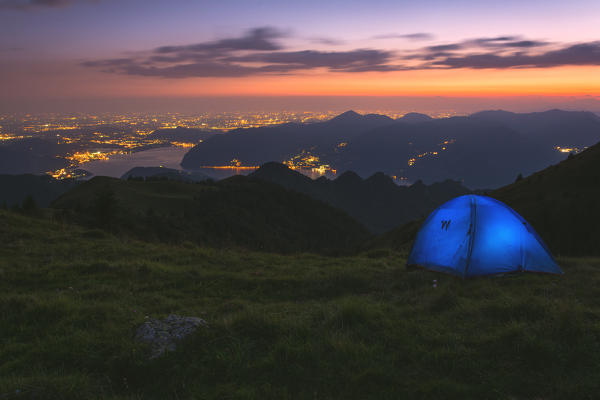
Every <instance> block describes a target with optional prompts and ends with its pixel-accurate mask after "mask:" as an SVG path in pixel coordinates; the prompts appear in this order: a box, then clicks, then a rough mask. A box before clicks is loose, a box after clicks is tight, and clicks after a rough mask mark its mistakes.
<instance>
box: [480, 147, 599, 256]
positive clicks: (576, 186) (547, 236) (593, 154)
mask: <svg viewBox="0 0 600 400" xmlns="http://www.w3.org/2000/svg"><path fill="white" fill-rule="evenodd" d="M491 196H492V197H495V198H497V199H498V200H501V201H503V202H505V203H506V204H508V205H509V206H511V207H512V208H514V209H515V210H516V211H517V212H519V213H520V214H521V215H522V216H523V217H524V218H525V219H527V220H528V221H529V222H530V223H531V224H532V225H533V227H534V228H535V229H536V230H537V232H538V233H539V234H540V236H541V237H542V238H543V239H544V240H545V241H546V243H547V244H548V246H549V247H550V249H551V250H552V251H553V252H554V253H555V254H559V255H561V254H569V255H600V201H599V199H600V144H597V145H595V146H593V147H590V148H589V149H587V150H585V151H583V152H581V153H580V154H577V155H574V156H570V157H569V158H568V159H567V160H565V161H563V162H561V163H559V164H557V165H553V166H551V167H549V168H546V169H545V170H543V171H540V172H538V173H535V174H533V175H531V176H529V177H527V178H524V179H522V180H520V181H517V182H515V183H513V184H511V185H508V186H506V187H503V188H501V189H498V190H496V191H494V192H492V194H491Z"/></svg>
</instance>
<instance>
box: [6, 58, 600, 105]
mask: <svg viewBox="0 0 600 400" xmlns="http://www.w3.org/2000/svg"><path fill="white" fill-rule="evenodd" d="M62 66H64V65H62ZM25 72H27V73H25ZM25 72H23V74H22V75H19V76H15V78H14V79H12V80H11V81H9V82H8V85H7V87H6V88H5V89H6V94H7V95H12V96H13V97H14V98H19V97H23V96H24V93H26V94H27V96H37V97H42V98H43V97H50V96H55V95H56V93H59V92H60V93H61V97H63V98H109V97H110V98H126V97H140V98H144V97H163V98H168V97H175V98H187V97H198V96H423V97H432V96H448V97H500V96H502V97H504V96H586V95H587V96H600V79H599V78H598V77H599V76H600V67H597V66H585V67H584V66H572V67H556V68H523V69H440V70H415V71H398V72H362V73H333V72H326V71H322V70H314V71H311V72H305V73H302V74H293V75H291V74H290V75H257V76H249V77H240V78H187V79H167V78H157V77H139V76H125V75H116V74H109V73H103V72H98V71H91V70H86V69H83V68H77V69H69V68H63V69H59V68H48V70H47V72H48V74H50V75H51V77H48V76H46V77H45V78H44V79H41V78H39V79H40V80H38V79H37V78H32V75H33V74H31V73H30V72H31V71H25ZM33 76H36V75H33ZM37 76H40V75H37ZM51 82H60V83H61V86H60V90H58V87H56V86H55V85H53V84H51ZM24 89H26V90H24Z"/></svg>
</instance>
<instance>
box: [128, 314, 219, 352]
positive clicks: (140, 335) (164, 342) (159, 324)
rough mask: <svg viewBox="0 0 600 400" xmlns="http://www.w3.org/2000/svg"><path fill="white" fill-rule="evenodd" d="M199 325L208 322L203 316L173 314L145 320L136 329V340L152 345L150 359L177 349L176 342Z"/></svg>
mask: <svg viewBox="0 0 600 400" xmlns="http://www.w3.org/2000/svg"><path fill="white" fill-rule="evenodd" d="M199 326H208V324H207V323H206V321H204V320H203V319H201V318H196V317H182V316H179V315H175V314H171V315H169V316H168V317H166V318H164V319H162V320H159V319H150V320H148V321H146V322H144V323H143V324H142V325H141V326H140V327H139V328H138V329H137V330H136V332H135V340H136V341H138V342H140V343H145V344H148V345H150V348H151V354H150V359H153V358H157V357H160V356H161V355H163V354H164V353H165V352H167V351H173V350H175V347H176V342H177V341H179V340H181V339H183V338H185V337H186V336H188V335H190V334H192V333H194V332H195V331H196V329H198V327H199Z"/></svg>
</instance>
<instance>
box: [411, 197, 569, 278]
mask: <svg viewBox="0 0 600 400" xmlns="http://www.w3.org/2000/svg"><path fill="white" fill-rule="evenodd" d="M407 264H408V265H418V266H422V267H425V268H428V269H431V270H435V271H441V272H447V273H450V274H454V275H458V276H461V277H471V276H481V275H497V274H504V273H510V272H518V271H531V272H546V273H551V274H562V273H563V272H562V270H561V269H560V267H559V266H558V265H557V264H556V261H555V260H554V258H553V257H552V255H551V254H550V251H549V250H548V247H547V246H546V245H545V244H544V242H543V241H542V239H541V238H540V237H539V235H538V234H537V233H536V232H535V231H534V230H533V228H532V227H531V225H529V223H528V222H527V221H525V220H524V219H523V218H522V217H521V216H520V215H519V214H517V212H516V211H514V210H513V209H511V208H510V207H508V206H507V205H506V204H504V203H502V202H500V201H498V200H495V199H492V198H491V197H487V196H477V195H465V196H460V197H457V198H455V199H452V200H450V201H448V202H447V203H445V204H443V205H442V206H440V207H439V208H437V209H436V210H435V211H433V212H432V213H431V214H430V215H429V217H428V218H427V220H426V221H425V223H424V224H423V226H422V227H421V229H420V230H419V233H418V234H417V238H416V240H415V243H414V245H413V248H412V250H411V253H410V256H409V257H408V262H407Z"/></svg>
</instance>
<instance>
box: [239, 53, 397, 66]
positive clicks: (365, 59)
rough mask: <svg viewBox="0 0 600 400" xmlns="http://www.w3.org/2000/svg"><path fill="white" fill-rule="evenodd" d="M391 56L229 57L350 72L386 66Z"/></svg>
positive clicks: (294, 54)
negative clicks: (357, 69)
mask: <svg viewBox="0 0 600 400" xmlns="http://www.w3.org/2000/svg"><path fill="white" fill-rule="evenodd" d="M391 58H392V54H391V53H390V52H387V51H383V50H372V49H358V50H351V51H332V52H322V51H315V50H303V51H292V52H283V51H280V52H273V53H259V54H252V55H245V56H240V57H231V58H229V59H228V61H233V62H255V63H256V62H258V63H265V64H280V65H281V64H283V65H290V66H297V68H296V69H311V68H319V67H325V68H329V69H332V70H352V69H354V68H367V69H368V68H369V67H378V66H381V65H385V64H387V63H388V62H389V61H390V59H391Z"/></svg>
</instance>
